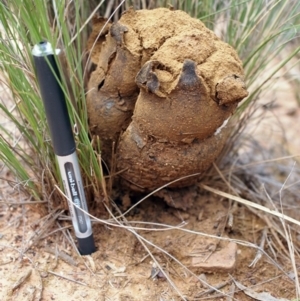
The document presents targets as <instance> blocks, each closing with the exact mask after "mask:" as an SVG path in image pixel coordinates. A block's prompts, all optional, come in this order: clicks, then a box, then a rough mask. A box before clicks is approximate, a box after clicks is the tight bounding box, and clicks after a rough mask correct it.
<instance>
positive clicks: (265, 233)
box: [249, 227, 268, 268]
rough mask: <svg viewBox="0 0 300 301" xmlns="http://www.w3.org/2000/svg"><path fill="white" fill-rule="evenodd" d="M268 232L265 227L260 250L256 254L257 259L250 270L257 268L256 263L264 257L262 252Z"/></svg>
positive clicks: (250, 266) (250, 265)
mask: <svg viewBox="0 0 300 301" xmlns="http://www.w3.org/2000/svg"><path fill="white" fill-rule="evenodd" d="M267 231H268V229H267V228H266V227H265V228H264V230H263V233H262V237H261V241H260V244H259V249H258V250H257V252H256V256H255V258H254V259H253V261H252V262H251V263H250V264H249V268H252V267H255V265H256V263H257V262H258V261H259V260H260V259H261V257H262V255H263V253H262V250H263V249H264V246H265V241H266V237H267Z"/></svg>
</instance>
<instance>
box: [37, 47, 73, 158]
mask: <svg viewBox="0 0 300 301" xmlns="http://www.w3.org/2000/svg"><path fill="white" fill-rule="evenodd" d="M33 58H34V63H35V67H36V74H37V80H38V82H39V86H40V91H41V95H42V99H43V103H44V107H45V111H46V116H47V121H48V124H49V129H50V135H51V140H52V144H53V148H54V152H55V154H56V155H58V156H66V155H69V154H71V153H73V152H74V151H75V148H76V146H75V141H74V137H73V133H72V128H71V123H70V118H69V115H68V110H67V105H66V101H65V97H64V93H63V91H62V88H61V86H60V84H59V81H60V75H59V71H58V67H57V64H56V61H55V57H54V55H53V54H51V53H50V54H47V55H34V54H33Z"/></svg>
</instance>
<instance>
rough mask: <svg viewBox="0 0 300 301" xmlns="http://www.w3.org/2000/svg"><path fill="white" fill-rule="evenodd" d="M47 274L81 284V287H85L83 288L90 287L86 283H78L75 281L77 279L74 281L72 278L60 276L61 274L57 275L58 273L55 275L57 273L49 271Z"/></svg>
mask: <svg viewBox="0 0 300 301" xmlns="http://www.w3.org/2000/svg"><path fill="white" fill-rule="evenodd" d="M41 272H42V271H41ZM47 273H49V274H52V275H54V276H56V277H59V278H62V279H65V280H68V281H71V282H74V283H77V284H80V285H83V286H88V285H87V284H86V283H84V282H80V281H77V280H75V279H72V278H69V277H66V276H63V275H59V274H57V273H55V272H52V271H47Z"/></svg>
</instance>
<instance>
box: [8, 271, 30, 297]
mask: <svg viewBox="0 0 300 301" xmlns="http://www.w3.org/2000/svg"><path fill="white" fill-rule="evenodd" d="M31 273H32V269H30V270H28V271H27V272H26V273H24V274H23V275H22V276H21V277H20V278H19V279H18V280H17V281H16V282H15V283H14V284H13V285H11V286H10V287H9V288H8V290H7V292H6V299H5V300H6V301H8V300H11V297H12V294H13V292H14V290H16V289H17V288H18V287H20V286H21V285H22V284H23V283H24V281H25V280H26V279H27V278H28V277H29V276H30V275H31Z"/></svg>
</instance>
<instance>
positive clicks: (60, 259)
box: [0, 79, 300, 301]
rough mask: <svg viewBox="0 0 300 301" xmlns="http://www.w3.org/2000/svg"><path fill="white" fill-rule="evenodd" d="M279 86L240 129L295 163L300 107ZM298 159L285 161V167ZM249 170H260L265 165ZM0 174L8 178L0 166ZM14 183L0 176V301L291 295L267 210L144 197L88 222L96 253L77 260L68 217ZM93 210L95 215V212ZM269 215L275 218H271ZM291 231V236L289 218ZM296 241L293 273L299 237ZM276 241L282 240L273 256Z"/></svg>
mask: <svg viewBox="0 0 300 301" xmlns="http://www.w3.org/2000/svg"><path fill="white" fill-rule="evenodd" d="M278 83H279V84H278V85H277V86H275V87H274V88H273V89H272V90H271V91H270V92H269V94H268V95H265V97H264V99H265V102H266V103H267V102H270V101H274V103H273V105H268V106H264V107H262V108H261V109H260V110H258V111H257V112H256V115H255V116H260V114H261V113H262V112H263V113H264V114H265V115H264V118H263V119H262V118H260V122H259V123H258V122H253V123H252V125H250V126H249V128H248V130H247V132H248V134H249V135H251V137H255V139H257V141H258V144H259V145H260V149H262V150H263V151H264V154H268V156H267V157H268V158H270V157H271V158H273V159H276V158H278V157H281V156H283V155H285V154H283V153H282V151H283V150H286V151H288V152H289V153H291V154H293V155H294V156H298V159H299V146H300V139H299V138H298V126H297V124H299V118H300V110H299V107H298V105H297V103H296V101H295V100H294V95H293V93H292V89H291V86H290V84H289V83H288V82H287V81H284V80H283V79H282V80H280V82H278ZM286 141H288V143H287V144H285V142H286ZM278 145H280V147H279V146H278ZM239 155H240V156H245V155H247V156H248V157H250V159H249V160H250V162H252V163H254V162H258V161H260V160H261V158H260V157H259V156H257V157H256V153H255V152H252V153H250V154H249V153H247V154H245V153H243V152H241V154H239ZM296 158H297V157H295V158H294V159H291V160H290V161H284V162H286V168H287V170H288V172H287V173H289V171H291V170H292V168H293V161H295V160H296ZM297 164H298V166H299V161H298V163H297ZM257 166H258V167H259V166H261V168H262V169H264V168H265V167H264V166H265V165H264V163H263V162H262V163H261V164H257ZM294 168H299V167H297V165H296V167H294ZM277 171H278V175H277V174H276V168H275V173H274V175H272V176H274V178H280V176H281V177H282V178H281V181H282V182H281V183H282V184H283V182H284V181H285V180H286V178H285V175H286V173H282V171H280V170H277ZM1 177H2V178H7V177H8V178H9V177H10V175H9V174H8V173H7V171H6V170H5V168H3V169H1ZM271 181H272V178H270V182H271ZM209 184H210V186H211V187H214V183H213V182H210V183H209ZM267 185H268V183H266V187H268V186H267ZM12 186H13V187H11V185H8V183H6V182H5V181H2V182H1V186H0V198H1V200H0V300H16V301H19V300H22V301H23V300H25V301H37V300H42V301H48V300H56V301H61V300H70V301H73V300H74V301H75V300H76V301H83V300H91V301H94V300H95V301H96V300H97V301H109V300H112V301H129V300H132V301H133V300H135V301H138V300H151V301H153V300H158V301H169V300H170V301H171V300H224V301H225V300H226V301H229V300H241V301H243V300H253V299H256V300H265V301H268V300H272V301H276V300H281V301H283V300H296V299H295V298H296V289H295V287H296V285H295V278H296V277H295V276H296V275H295V274H294V270H293V267H292V264H291V262H292V261H291V259H288V258H289V256H290V254H289V253H288V251H287V250H288V246H287V245H286V241H284V240H283V239H282V237H280V239H279V241H277V242H276V235H273V234H274V233H273V232H272V227H271V225H270V224H267V223H266V221H267V220H268V219H264V217H266V216H267V215H266V214H265V213H262V212H259V211H258V210H256V211H254V210H253V209H251V210H250V209H249V208H247V207H245V206H243V205H234V204H233V203H232V202H230V201H229V200H228V199H226V198H223V197H219V196H216V195H213V194H211V193H208V192H205V191H204V190H203V189H200V188H198V189H197V193H198V195H197V200H196V201H195V203H194V206H193V207H192V208H191V209H188V210H187V211H182V210H177V209H174V208H171V207H169V206H167V204H166V203H164V202H163V201H161V200H160V199H158V198H154V197H152V198H149V199H147V200H145V201H144V202H142V203H141V204H140V205H138V206H136V207H135V208H134V209H132V210H131V211H130V212H129V213H128V214H127V215H126V221H124V219H123V222H122V225H121V226H117V225H116V222H115V221H114V220H113V219H110V220H104V221H102V222H100V221H94V223H93V230H94V236H95V241H96V245H97V248H98V249H97V252H95V253H94V254H92V255H91V256H80V255H78V253H77V252H76V250H75V248H74V247H73V245H72V240H71V239H70V237H74V236H73V233H72V228H71V226H70V224H71V223H70V221H68V220H61V219H60V218H58V219H57V217H58V216H62V215H59V214H60V212H58V213H57V214H56V213H51V214H48V215H45V212H47V206H46V204H26V202H29V201H30V199H29V198H27V197H26V196H24V195H23V194H22V193H21V192H20V191H19V190H18V186H17V185H15V186H14V185H12ZM294 187H295V185H294ZM298 188H299V183H298ZM278 189H280V187H278ZM269 192H270V193H272V192H273V191H269ZM271 195H272V194H271ZM252 201H255V199H252ZM284 201H285V202H286V203H285V206H284V210H285V211H284V213H285V214H287V215H290V216H292V217H293V218H295V219H297V220H300V216H299V204H298V203H297V202H296V201H297V198H292V197H290V198H289V199H285V200H284ZM298 201H299V197H298ZM128 205H132V203H131V202H129V204H126V202H125V201H123V203H122V204H121V203H120V204H119V206H120V209H121V210H122V211H125V208H127V207H128ZM91 213H92V214H95V215H97V210H96V209H95V208H92V209H91ZM273 220H274V221H275V222H277V223H278V224H280V219H279V218H273ZM124 225H125V226H126V228H125V227H124ZM171 226H172V227H171ZM158 229H160V230H158ZM291 230H292V231H294V232H296V233H299V231H297V227H296V226H295V225H293V224H291ZM298 230H299V229H298ZM221 238H222V239H221ZM294 239H295V241H293V242H294V245H295V248H296V250H295V258H294V259H295V266H296V268H297V269H298V270H299V264H300V260H299V255H298V250H297V246H298V245H299V240H300V236H299V235H296V236H295V238H294ZM274 241H275V242H276V243H277V244H280V243H281V245H282V250H281V251H280V252H279V251H278V250H277V249H274ZM263 242H264V243H263ZM260 245H261V246H263V249H264V251H265V253H261V255H259V253H258V252H257V251H258V247H257V246H260ZM257 255H258V258H259V259H258V260H257V262H256V263H253V260H254V259H255V258H256V257H257ZM296 279H297V278H296ZM251 296H252V297H251Z"/></svg>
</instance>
